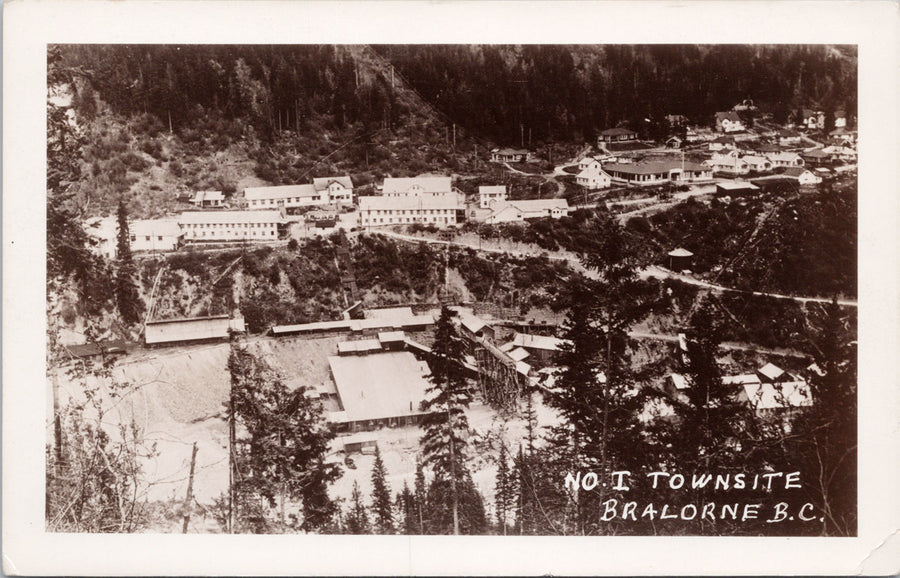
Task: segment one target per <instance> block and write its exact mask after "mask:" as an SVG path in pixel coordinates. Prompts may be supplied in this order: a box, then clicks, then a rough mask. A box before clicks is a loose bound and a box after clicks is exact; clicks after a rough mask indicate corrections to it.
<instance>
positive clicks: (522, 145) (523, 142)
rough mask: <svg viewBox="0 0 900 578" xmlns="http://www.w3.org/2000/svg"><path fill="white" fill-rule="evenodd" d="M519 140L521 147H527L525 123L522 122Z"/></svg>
mask: <svg viewBox="0 0 900 578" xmlns="http://www.w3.org/2000/svg"><path fill="white" fill-rule="evenodd" d="M519 142H520V143H521V147H522V148H525V125H524V124H522V123H521V122H520V123H519Z"/></svg>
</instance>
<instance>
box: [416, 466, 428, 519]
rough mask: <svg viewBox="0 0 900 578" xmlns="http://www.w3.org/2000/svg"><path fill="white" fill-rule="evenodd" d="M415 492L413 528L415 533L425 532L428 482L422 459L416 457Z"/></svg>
mask: <svg viewBox="0 0 900 578" xmlns="http://www.w3.org/2000/svg"><path fill="white" fill-rule="evenodd" d="M414 490H415V493H414V494H413V498H414V499H415V508H416V510H415V522H414V523H415V528H416V531H415V532H414V533H416V534H424V533H425V505H426V500H427V499H428V484H427V482H426V481H425V468H424V466H423V465H422V460H420V459H419V458H416V480H415V488H414Z"/></svg>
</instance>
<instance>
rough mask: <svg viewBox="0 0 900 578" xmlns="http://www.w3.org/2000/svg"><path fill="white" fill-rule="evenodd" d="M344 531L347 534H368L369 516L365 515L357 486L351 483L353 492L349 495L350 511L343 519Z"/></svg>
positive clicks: (364, 506)
mask: <svg viewBox="0 0 900 578" xmlns="http://www.w3.org/2000/svg"><path fill="white" fill-rule="evenodd" d="M344 531H345V532H346V533H348V534H370V533H371V531H372V529H371V527H370V526H369V514H368V513H366V505H365V504H364V503H363V499H362V493H361V492H360V491H359V484H357V483H356V482H355V481H354V482H353V492H352V493H351V494H350V509H349V510H348V511H347V515H346V517H345V518H344Z"/></svg>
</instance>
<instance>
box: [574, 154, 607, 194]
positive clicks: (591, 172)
mask: <svg viewBox="0 0 900 578" xmlns="http://www.w3.org/2000/svg"><path fill="white" fill-rule="evenodd" d="M575 183H576V184H578V185H581V186H582V187H584V188H586V189H588V190H591V191H595V190H597V189H606V188H609V187H610V186H611V185H612V177H611V176H609V174H607V173H606V171H604V170H603V167H602V165H601V164H600V161H596V160H595V161H594V162H593V163H590V164H589V165H588V166H586V167H585V168H584V169H583V170H582V171H581V172H579V173H578V174H577V175H575Z"/></svg>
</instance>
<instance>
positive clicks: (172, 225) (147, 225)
mask: <svg viewBox="0 0 900 578" xmlns="http://www.w3.org/2000/svg"><path fill="white" fill-rule="evenodd" d="M128 230H129V232H131V234H132V235H136V236H139V237H140V236H142V235H143V236H146V235H151V236H152V235H162V236H164V237H178V236H180V235H181V234H182V233H181V227H179V226H178V221H176V220H175V219H141V220H138V221H131V222H130V223H128Z"/></svg>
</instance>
